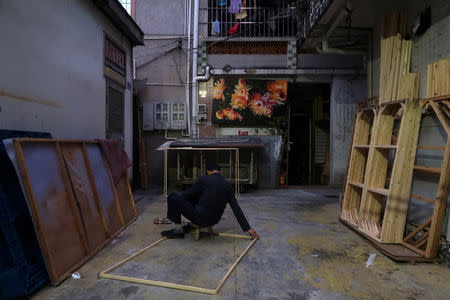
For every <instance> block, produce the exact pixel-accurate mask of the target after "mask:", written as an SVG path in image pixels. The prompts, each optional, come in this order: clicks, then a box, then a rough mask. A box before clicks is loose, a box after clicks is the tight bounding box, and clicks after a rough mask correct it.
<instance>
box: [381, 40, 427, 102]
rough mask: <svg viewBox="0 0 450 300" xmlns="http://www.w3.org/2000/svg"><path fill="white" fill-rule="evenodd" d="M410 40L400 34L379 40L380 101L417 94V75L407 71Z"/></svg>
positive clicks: (412, 96)
mask: <svg viewBox="0 0 450 300" xmlns="http://www.w3.org/2000/svg"><path fill="white" fill-rule="evenodd" d="M411 46H412V42H411V41H407V40H403V39H402V38H401V34H397V35H395V36H391V37H388V38H383V39H382V40H381V57H380V62H381V63H380V91H379V101H380V103H386V102H391V101H394V100H402V99H415V98H418V96H419V75H418V74H417V73H409V68H410V61H411Z"/></svg>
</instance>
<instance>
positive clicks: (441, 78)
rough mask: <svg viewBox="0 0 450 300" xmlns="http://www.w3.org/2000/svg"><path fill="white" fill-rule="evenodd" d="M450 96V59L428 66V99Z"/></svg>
mask: <svg viewBox="0 0 450 300" xmlns="http://www.w3.org/2000/svg"><path fill="white" fill-rule="evenodd" d="M445 95H450V57H449V58H446V59H443V60H440V61H437V62H435V63H432V64H429V65H428V77H427V98H431V97H438V96H445Z"/></svg>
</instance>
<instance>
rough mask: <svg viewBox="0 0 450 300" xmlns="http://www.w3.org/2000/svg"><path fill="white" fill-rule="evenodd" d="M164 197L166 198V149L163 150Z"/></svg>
mask: <svg viewBox="0 0 450 300" xmlns="http://www.w3.org/2000/svg"><path fill="white" fill-rule="evenodd" d="M163 193H164V197H167V148H166V149H164V192H163Z"/></svg>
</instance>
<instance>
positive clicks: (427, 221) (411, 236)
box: [403, 217, 432, 242]
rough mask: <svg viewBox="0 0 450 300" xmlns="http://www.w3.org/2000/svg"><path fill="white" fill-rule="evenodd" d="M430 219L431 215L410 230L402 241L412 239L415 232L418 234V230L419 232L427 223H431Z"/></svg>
mask: <svg viewBox="0 0 450 300" xmlns="http://www.w3.org/2000/svg"><path fill="white" fill-rule="evenodd" d="M431 220H432V217H429V218H428V219H427V220H426V221H425V223H423V224H422V225H420V226H419V227H417V228H416V229H414V230H413V231H411V232H410V233H409V234H408V235H407V236H406V237H405V238H404V239H403V242H407V241H409V240H410V239H412V238H413V237H414V236H415V235H416V234H418V233H419V232H421V231H422V230H423V229H424V228H425V227H427V226H428V225H430V224H431Z"/></svg>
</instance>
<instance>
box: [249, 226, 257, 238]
mask: <svg viewBox="0 0 450 300" xmlns="http://www.w3.org/2000/svg"><path fill="white" fill-rule="evenodd" d="M247 232H248V233H249V234H250V235H251V236H252V238H254V239H259V235H258V234H257V233H256V231H255V230H254V229H253V228H250V229H249V230H248V231H247Z"/></svg>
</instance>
